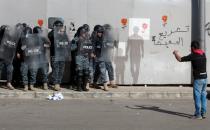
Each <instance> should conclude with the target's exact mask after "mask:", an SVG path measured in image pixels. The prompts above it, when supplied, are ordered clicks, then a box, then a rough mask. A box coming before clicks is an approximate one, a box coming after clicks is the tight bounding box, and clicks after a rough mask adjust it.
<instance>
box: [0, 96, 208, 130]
mask: <svg viewBox="0 0 210 130" xmlns="http://www.w3.org/2000/svg"><path fill="white" fill-rule="evenodd" d="M209 103H210V101H208V104H209ZM193 112H194V106H193V100H192V99H176V100H174V99H170V100H164V99H161V100H160V99H156V100H151V99H116V100H115V99H100V100H98V99H86V100H85V99H82V100H81V99H72V100H61V101H48V100H44V99H41V100H40V99H39V100H38V99H33V100H32V99H1V100H0V130H210V123H209V122H210V116H209V114H207V119H203V120H195V119H191V116H192V114H193ZM208 113H210V110H208Z"/></svg>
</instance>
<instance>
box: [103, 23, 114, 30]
mask: <svg viewBox="0 0 210 130" xmlns="http://www.w3.org/2000/svg"><path fill="white" fill-rule="evenodd" d="M103 27H104V29H105V30H110V29H111V28H112V26H111V25H110V24H104V26H103Z"/></svg>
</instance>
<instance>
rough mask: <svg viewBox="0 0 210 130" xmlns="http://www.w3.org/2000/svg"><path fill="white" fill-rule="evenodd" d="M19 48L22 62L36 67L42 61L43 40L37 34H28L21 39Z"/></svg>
mask: <svg viewBox="0 0 210 130" xmlns="http://www.w3.org/2000/svg"><path fill="white" fill-rule="evenodd" d="M21 49H22V50H23V54H24V62H25V63H26V64H27V65H29V66H30V67H33V68H38V67H39V65H40V63H42V62H44V61H43V60H45V59H43V58H41V56H42V55H44V46H43V41H42V39H41V37H40V35H38V34H29V35H28V36H27V37H25V38H24V39H23V41H22V46H21Z"/></svg>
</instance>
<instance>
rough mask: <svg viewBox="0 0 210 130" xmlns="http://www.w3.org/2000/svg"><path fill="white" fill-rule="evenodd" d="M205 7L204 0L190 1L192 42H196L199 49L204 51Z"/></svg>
mask: <svg viewBox="0 0 210 130" xmlns="http://www.w3.org/2000/svg"><path fill="white" fill-rule="evenodd" d="M205 6H206V0H192V32H191V34H192V38H191V39H192V41H193V40H198V41H199V42H200V48H201V49H204V50H206V44H205V21H206V20H205V18H206V16H205Z"/></svg>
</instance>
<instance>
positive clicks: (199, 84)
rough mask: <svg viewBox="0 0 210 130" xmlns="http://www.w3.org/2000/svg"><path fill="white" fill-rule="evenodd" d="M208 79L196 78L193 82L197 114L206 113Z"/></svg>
mask: <svg viewBox="0 0 210 130" xmlns="http://www.w3.org/2000/svg"><path fill="white" fill-rule="evenodd" d="M206 87H207V79H196V80H194V83H193V97H194V103H195V116H202V115H203V114H205V113H206V109H207V99H206V95H207V92H206Z"/></svg>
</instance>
